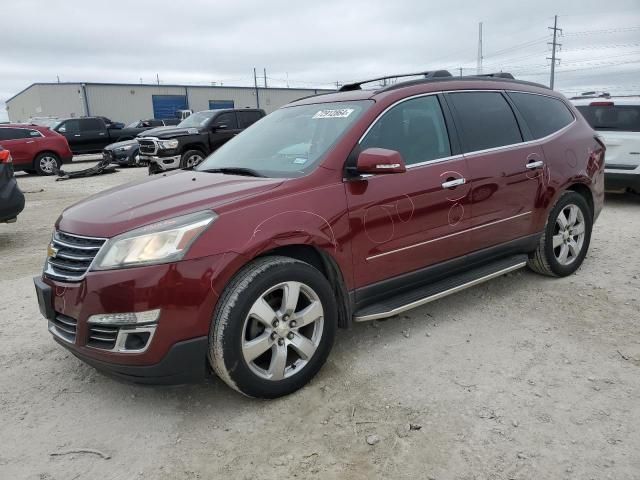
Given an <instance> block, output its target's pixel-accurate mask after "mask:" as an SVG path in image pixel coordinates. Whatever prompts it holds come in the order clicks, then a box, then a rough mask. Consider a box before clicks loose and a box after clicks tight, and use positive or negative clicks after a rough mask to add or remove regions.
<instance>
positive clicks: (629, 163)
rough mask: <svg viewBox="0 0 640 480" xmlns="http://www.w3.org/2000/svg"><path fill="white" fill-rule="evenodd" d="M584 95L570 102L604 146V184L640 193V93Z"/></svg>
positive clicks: (608, 187) (610, 187) (611, 187)
mask: <svg viewBox="0 0 640 480" xmlns="http://www.w3.org/2000/svg"><path fill="white" fill-rule="evenodd" d="M586 97H587V98H573V99H572V102H573V104H574V105H576V107H577V109H578V110H579V111H580V113H582V115H583V116H584V118H585V119H586V120H587V122H589V125H591V126H592V127H593V128H594V129H595V130H596V131H597V132H598V134H599V135H600V136H601V137H602V138H603V139H604V144H605V145H606V146H607V159H606V164H605V170H604V181H605V186H606V188H607V189H609V190H633V191H635V192H637V193H640V96H636V97H610V96H606V98H599V99H597V100H594V99H592V98H589V96H588V95H586Z"/></svg>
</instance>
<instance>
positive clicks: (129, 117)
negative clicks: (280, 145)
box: [6, 83, 330, 123]
mask: <svg viewBox="0 0 640 480" xmlns="http://www.w3.org/2000/svg"><path fill="white" fill-rule="evenodd" d="M327 91H330V90H320V89H298V88H264V87H260V88H257V89H256V88H254V87H226V86H211V87H209V86H191V85H153V84H115V83H34V84H33V85H31V86H29V87H27V88H25V89H24V90H23V91H21V92H20V93H18V94H17V95H15V96H13V97H11V98H10V99H9V100H7V102H6V104H7V111H8V113H9V120H10V121H11V122H26V121H28V120H29V119H30V118H31V117H83V116H92V115H101V116H104V117H108V118H110V119H111V120H113V121H120V122H125V123H129V122H133V121H135V120H142V119H148V118H171V117H175V112H176V110H180V109H191V110H193V111H194V112H197V111H199V110H210V109H214V108H231V107H235V108H245V107H252V108H255V107H258V106H259V107H260V108H262V109H264V110H265V111H266V112H267V113H270V112H272V111H274V110H276V109H277V108H279V107H281V106H282V105H285V104H286V103H289V102H291V101H293V100H296V99H298V98H300V97H305V96H309V95H314V94H316V93H323V92H327Z"/></svg>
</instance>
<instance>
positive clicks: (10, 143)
mask: <svg viewBox="0 0 640 480" xmlns="http://www.w3.org/2000/svg"><path fill="white" fill-rule="evenodd" d="M29 132H35V133H36V134H37V135H39V136H41V135H40V132H36V131H35V130H29V129H26V128H12V127H0V146H1V147H3V148H4V149H5V150H9V151H10V152H11V158H12V159H13V163H14V164H15V165H16V166H18V165H25V164H30V163H31V162H33V157H34V153H35V152H34V151H35V139H34V138H30V135H29Z"/></svg>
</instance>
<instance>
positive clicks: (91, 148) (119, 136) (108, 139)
mask: <svg viewBox="0 0 640 480" xmlns="http://www.w3.org/2000/svg"><path fill="white" fill-rule="evenodd" d="M149 128H150V127H142V128H110V127H109V126H108V125H107V124H106V123H105V121H104V120H103V119H102V117H83V118H65V119H62V120H60V122H59V123H58V124H57V125H56V126H55V127H53V130H54V131H56V132H58V133H60V134H61V135H64V137H65V138H66V139H67V141H68V142H69V146H70V147H71V150H72V151H73V153H75V154H79V153H94V152H101V151H102V149H103V148H104V147H106V146H107V145H109V144H111V143H114V142H121V141H123V140H131V139H132V138H134V137H135V136H136V135H138V133H140V132H143V131H144V130H148V129H149Z"/></svg>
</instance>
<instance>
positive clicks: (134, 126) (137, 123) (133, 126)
mask: <svg viewBox="0 0 640 480" xmlns="http://www.w3.org/2000/svg"><path fill="white" fill-rule="evenodd" d="M139 124H140V121H139V120H136V121H135V122H133V123H130V124H129V125H127V126H126V127H125V128H138V125H139Z"/></svg>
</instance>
